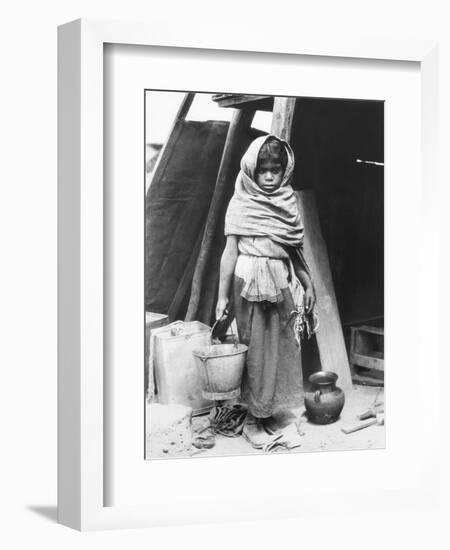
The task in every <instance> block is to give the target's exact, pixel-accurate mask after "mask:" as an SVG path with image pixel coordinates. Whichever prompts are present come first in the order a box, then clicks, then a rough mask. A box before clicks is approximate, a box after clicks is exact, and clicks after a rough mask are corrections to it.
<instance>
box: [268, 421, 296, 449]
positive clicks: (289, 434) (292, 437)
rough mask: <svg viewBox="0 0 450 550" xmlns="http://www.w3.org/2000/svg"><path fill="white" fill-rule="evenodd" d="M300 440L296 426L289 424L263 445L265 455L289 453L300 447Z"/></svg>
mask: <svg viewBox="0 0 450 550" xmlns="http://www.w3.org/2000/svg"><path fill="white" fill-rule="evenodd" d="M301 444H302V440H301V437H300V434H299V432H298V427H297V425H296V424H289V425H288V426H286V427H285V428H283V429H282V430H280V431H279V432H277V433H276V434H275V435H273V436H272V437H271V438H270V439H269V441H268V442H267V443H266V445H264V447H263V451H264V452H265V453H276V452H278V451H286V450H287V451H290V450H291V449H295V448H296V447H300V445H301Z"/></svg>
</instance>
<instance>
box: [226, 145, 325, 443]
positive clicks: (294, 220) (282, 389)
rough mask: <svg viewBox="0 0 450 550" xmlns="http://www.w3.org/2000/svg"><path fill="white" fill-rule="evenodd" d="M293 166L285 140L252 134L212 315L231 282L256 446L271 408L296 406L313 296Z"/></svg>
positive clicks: (247, 432) (249, 429)
mask: <svg viewBox="0 0 450 550" xmlns="http://www.w3.org/2000/svg"><path fill="white" fill-rule="evenodd" d="M293 169H294V155H293V152H292V149H291V148H290V146H289V145H288V144H287V143H286V142H285V141H283V140H280V139H279V138H277V137H275V136H272V135H269V136H263V137H259V138H257V139H256V140H255V141H253V142H252V143H251V145H250V147H249V148H248V150H247V152H246V153H245V154H244V156H243V157H242V160H241V170H240V172H239V174H238V177H237V180H236V186H235V192H234V195H233V197H232V199H231V201H230V204H229V206H228V210H227V214H226V218H225V235H226V236H227V242H226V246H225V249H224V252H223V255H222V259H221V265H220V283H219V296H218V301H217V307H216V318H217V319H220V318H221V317H223V316H224V315H227V314H228V309H227V308H228V307H229V304H230V292H231V289H232V288H233V308H234V313H235V316H236V323H237V328H238V334H239V339H240V341H241V342H242V343H244V344H245V345H247V346H248V352H247V361H246V368H245V371H244V376H243V381H242V389H241V390H242V391H241V394H242V398H243V400H244V401H245V402H246V403H247V405H248V415H247V420H246V423H245V426H244V431H243V435H244V436H245V437H246V438H247V440H248V441H249V442H250V443H251V444H252V445H253V446H254V447H256V448H260V447H262V446H264V444H265V443H266V441H267V432H266V430H267V431H269V430H268V423H269V421H270V419H271V416H272V415H273V413H274V412H276V411H277V410H278V409H282V408H289V407H292V406H299V405H300V404H301V398H302V369H301V358H300V345H299V342H300V334H301V333H303V332H307V333H308V335H309V333H310V332H312V331H313V330H314V327H313V325H314V318H313V307H314V302H315V296H314V289H313V285H312V282H311V277H310V275H309V271H308V268H307V266H306V263H305V262H304V259H303V254H302V252H301V247H302V243H303V225H302V222H301V220H300V216H299V213H298V209H297V203H296V200H295V196H294V191H293V189H292V187H291V184H290V182H291V179H292V174H293ZM299 281H300V282H299Z"/></svg>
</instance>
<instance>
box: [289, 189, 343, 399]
mask: <svg viewBox="0 0 450 550" xmlns="http://www.w3.org/2000/svg"><path fill="white" fill-rule="evenodd" d="M296 195H297V204H298V208H299V211H300V215H301V217H302V219H303V224H304V228H305V240H304V254H305V258H306V261H307V262H308V265H309V268H310V270H311V274H312V277H313V282H314V286H315V289H316V296H317V306H316V307H317V312H318V315H319V323H320V324H319V330H318V332H317V334H316V341H317V347H318V351H319V356H320V363H321V366H322V369H323V370H330V371H333V372H335V373H336V374H337V375H338V377H339V379H338V386H339V387H341V388H342V389H343V390H344V392H349V391H351V390H352V378H351V372H350V366H349V362H348V357H347V352H346V349H345V342H344V335H343V332H342V326H341V322H340V318H339V311H338V307H337V301H336V294H335V291H334V285H333V279H332V276H331V269H330V264H329V260H328V253H327V247H326V244H325V240H324V238H323V236H322V231H321V228H320V222H319V216H318V214H317V208H316V202H315V199H314V194H313V192H312V191H310V190H307V191H300V192H299V193H296Z"/></svg>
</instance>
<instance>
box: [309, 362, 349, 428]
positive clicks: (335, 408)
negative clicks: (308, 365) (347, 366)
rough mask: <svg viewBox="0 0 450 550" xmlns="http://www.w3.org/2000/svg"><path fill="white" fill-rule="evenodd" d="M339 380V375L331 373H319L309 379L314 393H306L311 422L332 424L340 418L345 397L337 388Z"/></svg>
mask: <svg viewBox="0 0 450 550" xmlns="http://www.w3.org/2000/svg"><path fill="white" fill-rule="evenodd" d="M337 379H338V375H337V374H336V373H334V372H331V371H319V372H316V373H315V374H312V375H311V376H310V377H309V378H308V380H309V381H310V382H311V385H312V391H310V392H307V393H305V407H306V413H307V415H308V420H309V421H310V422H313V423H314V424H331V423H332V422H336V420H337V419H338V418H339V415H340V414H341V411H342V409H343V408H344V403H345V395H344V392H343V391H342V390H341V388H338V387H336V381H337Z"/></svg>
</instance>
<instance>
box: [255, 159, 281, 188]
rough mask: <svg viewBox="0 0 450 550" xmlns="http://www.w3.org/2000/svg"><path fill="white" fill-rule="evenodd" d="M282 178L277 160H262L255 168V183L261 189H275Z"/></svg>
mask: <svg viewBox="0 0 450 550" xmlns="http://www.w3.org/2000/svg"><path fill="white" fill-rule="evenodd" d="M282 180H283V168H282V167H281V164H280V163H279V162H274V161H272V160H264V161H263V162H261V164H259V165H258V167H257V168H256V183H257V184H258V186H259V187H261V189H262V190H263V191H269V192H270V191H275V190H276V189H278V188H279V187H280V185H281V182H282Z"/></svg>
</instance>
